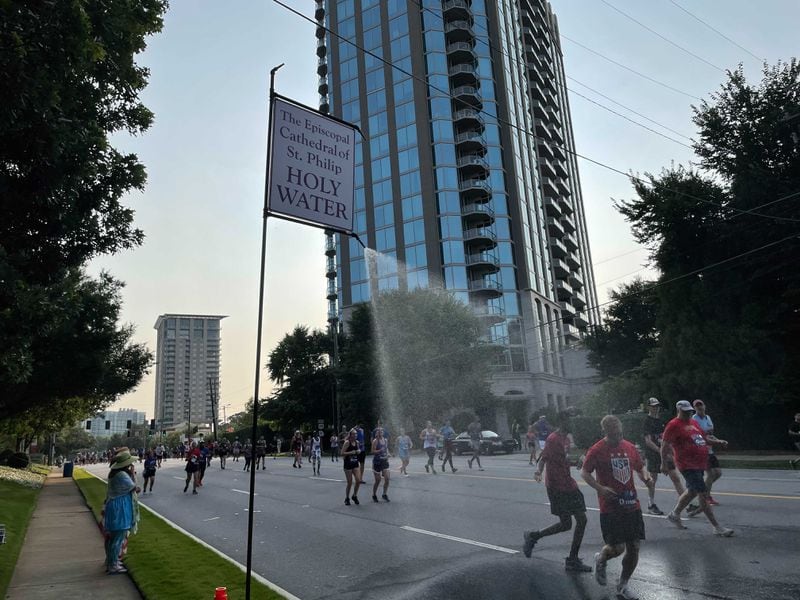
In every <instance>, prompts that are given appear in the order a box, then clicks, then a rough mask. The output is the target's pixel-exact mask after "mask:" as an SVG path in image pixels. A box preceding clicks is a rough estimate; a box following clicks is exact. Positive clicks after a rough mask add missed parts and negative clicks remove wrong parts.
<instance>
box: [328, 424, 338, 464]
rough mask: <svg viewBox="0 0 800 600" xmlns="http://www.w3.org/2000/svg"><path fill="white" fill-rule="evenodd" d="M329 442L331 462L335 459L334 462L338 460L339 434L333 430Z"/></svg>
mask: <svg viewBox="0 0 800 600" xmlns="http://www.w3.org/2000/svg"><path fill="white" fill-rule="evenodd" d="M330 444H331V462H333V461H334V459H335V460H336V462H339V436H338V435H336V432H335V431H334V432H333V433H332V434H331V437H330Z"/></svg>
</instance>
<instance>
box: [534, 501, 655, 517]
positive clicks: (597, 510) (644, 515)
mask: <svg viewBox="0 0 800 600" xmlns="http://www.w3.org/2000/svg"><path fill="white" fill-rule="evenodd" d="M544 505H545V506H550V503H549V502H545V503H544ZM586 510H593V511H594V512H600V509H599V508H595V507H594V506H587V507H586ZM642 516H643V517H650V518H651V519H666V518H667V515H651V514H650V513H646V512H644V511H642Z"/></svg>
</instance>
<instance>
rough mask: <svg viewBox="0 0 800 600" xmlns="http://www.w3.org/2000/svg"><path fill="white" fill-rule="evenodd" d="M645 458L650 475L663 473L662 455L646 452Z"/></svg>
mask: <svg viewBox="0 0 800 600" xmlns="http://www.w3.org/2000/svg"><path fill="white" fill-rule="evenodd" d="M644 458H645V460H646V461H647V472H648V473H661V454H659V453H658V452H653V451H648V450H645V452H644Z"/></svg>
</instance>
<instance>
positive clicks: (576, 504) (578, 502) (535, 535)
mask: <svg viewBox="0 0 800 600" xmlns="http://www.w3.org/2000/svg"><path fill="white" fill-rule="evenodd" d="M569 418H570V414H569V413H568V412H567V411H564V412H561V413H559V415H558V429H556V430H555V431H554V432H553V433H551V434H550V435H549V436H547V440H546V441H545V445H544V450H542V453H541V455H540V456H539V462H538V468H537V469H536V473H535V474H534V479H535V480H536V481H537V482H540V481H541V480H542V470H543V469H544V468H545V467H547V473H546V476H545V487H546V488H547V497H548V498H549V499H550V512H551V513H552V514H554V515H555V516H557V517H558V518H559V519H560V522H558V523H556V524H555V525H551V526H550V527H547V528H546V529H540V530H538V531H526V532H525V534H524V536H523V537H524V539H525V545H524V546H523V547H522V552H523V553H524V554H525V556H526V557H528V558H530V557H531V551H532V550H533V547H534V546H535V545H536V542H538V541H539V540H540V539H541V538H543V537H546V536H548V535H555V534H557V533H561V532H563V531H569V530H570V529H572V517H575V532H574V533H573V534H572V548H571V549H570V553H569V556H568V557H567V558H566V559H565V561H564V568H565V569H566V570H567V571H578V572H582V573H591V572H592V568H591V567H590V566H589V565H586V564H584V563H583V561H582V560H581V559H580V557H579V556H578V553H579V552H580V549H581V542H582V541H583V532H584V531H585V529H586V504H585V502H584V500H583V494H582V493H581V491H580V490H579V489H578V484H577V482H576V481H575V480H574V479H573V478H572V476H571V475H570V472H569V467H570V464H569V458H568V456H567V455H568V453H569V449H570V445H571V441H570V436H569Z"/></svg>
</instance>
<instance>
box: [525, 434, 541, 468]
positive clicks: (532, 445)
mask: <svg viewBox="0 0 800 600" xmlns="http://www.w3.org/2000/svg"><path fill="white" fill-rule="evenodd" d="M537 437H538V436H537V435H536V430H535V429H534V428H533V425H528V432H527V433H526V434H525V447H526V448H527V449H528V450H529V451H530V453H531V456H530V458H529V459H528V464H529V465H532V464H533V461H535V460H536V449H537V448H538V447H539V443H538V439H537Z"/></svg>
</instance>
